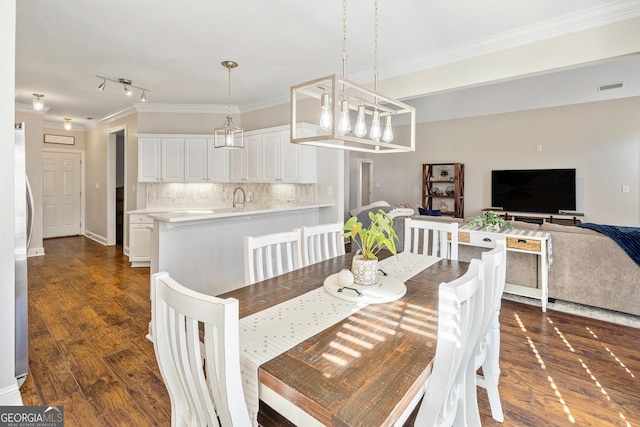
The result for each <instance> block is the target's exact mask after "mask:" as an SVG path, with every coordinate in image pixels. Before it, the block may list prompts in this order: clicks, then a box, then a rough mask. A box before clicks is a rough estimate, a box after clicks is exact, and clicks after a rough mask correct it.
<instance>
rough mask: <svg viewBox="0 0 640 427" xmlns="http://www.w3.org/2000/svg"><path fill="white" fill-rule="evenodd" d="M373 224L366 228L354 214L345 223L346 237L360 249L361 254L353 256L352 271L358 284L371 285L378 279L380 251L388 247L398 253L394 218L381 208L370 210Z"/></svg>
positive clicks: (392, 251) (393, 252) (344, 234)
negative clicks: (376, 210)
mask: <svg viewBox="0 0 640 427" xmlns="http://www.w3.org/2000/svg"><path fill="white" fill-rule="evenodd" d="M369 219H370V220H371V224H370V225H369V227H367V228H364V227H363V225H362V223H361V222H360V221H358V218H357V217H355V216H352V217H351V218H349V219H348V220H347V222H345V224H344V233H343V236H344V237H351V241H352V242H355V244H356V245H357V246H358V248H359V249H360V251H359V252H360V254H358V255H355V256H354V257H353V262H352V265H351V272H352V273H353V276H354V283H355V284H356V285H364V286H370V285H375V284H376V283H377V281H378V257H377V255H378V253H379V252H380V251H381V250H383V249H387V250H389V252H391V253H392V254H393V255H397V254H398V252H397V250H396V244H395V241H394V240H397V239H398V236H397V235H396V232H395V231H394V230H393V218H391V217H390V216H389V215H388V214H387V213H386V212H384V211H383V210H382V209H380V210H379V211H378V212H377V213H373V212H369Z"/></svg>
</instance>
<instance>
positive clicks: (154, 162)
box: [138, 138, 162, 182]
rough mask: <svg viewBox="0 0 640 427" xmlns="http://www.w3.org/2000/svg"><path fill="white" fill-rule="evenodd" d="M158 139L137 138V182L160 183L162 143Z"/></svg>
mask: <svg viewBox="0 0 640 427" xmlns="http://www.w3.org/2000/svg"><path fill="white" fill-rule="evenodd" d="M161 141H162V140H161V139H160V138H138V181H139V182H155V181H160V177H161V173H160V165H161V159H160V157H161V152H162V143H161Z"/></svg>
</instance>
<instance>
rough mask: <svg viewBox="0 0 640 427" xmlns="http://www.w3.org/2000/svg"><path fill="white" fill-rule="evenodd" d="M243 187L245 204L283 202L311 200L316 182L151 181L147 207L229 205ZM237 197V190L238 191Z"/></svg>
mask: <svg viewBox="0 0 640 427" xmlns="http://www.w3.org/2000/svg"><path fill="white" fill-rule="evenodd" d="M238 187H240V188H242V189H243V190H244V192H245V194H246V197H247V203H248V204H254V205H284V204H288V203H297V204H302V203H305V204H306V203H314V202H315V201H316V185H315V184H262V183H242V184H238V183H234V184H226V183H158V184H156V183H150V184H147V208H149V207H174V206H177V207H194V206H195V207H204V206H206V207H216V208H220V207H231V206H232V204H233V192H234V190H235V189H236V188H238ZM237 196H238V200H240V197H241V196H240V194H238V195H237Z"/></svg>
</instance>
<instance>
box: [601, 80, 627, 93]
mask: <svg viewBox="0 0 640 427" xmlns="http://www.w3.org/2000/svg"><path fill="white" fill-rule="evenodd" d="M622 86H624V82H617V83H607V84H603V85H598V92H602V91H605V90H611V89H620V88H621V87H622Z"/></svg>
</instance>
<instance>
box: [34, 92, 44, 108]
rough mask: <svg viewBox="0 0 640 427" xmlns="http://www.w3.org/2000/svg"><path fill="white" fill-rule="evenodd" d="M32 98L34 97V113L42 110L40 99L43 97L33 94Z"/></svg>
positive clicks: (42, 104) (42, 105)
mask: <svg viewBox="0 0 640 427" xmlns="http://www.w3.org/2000/svg"><path fill="white" fill-rule="evenodd" d="M33 96H35V98H33V109H34V110H36V111H42V110H44V102H42V98H44V95H40V94H39V93H34V94H33Z"/></svg>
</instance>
